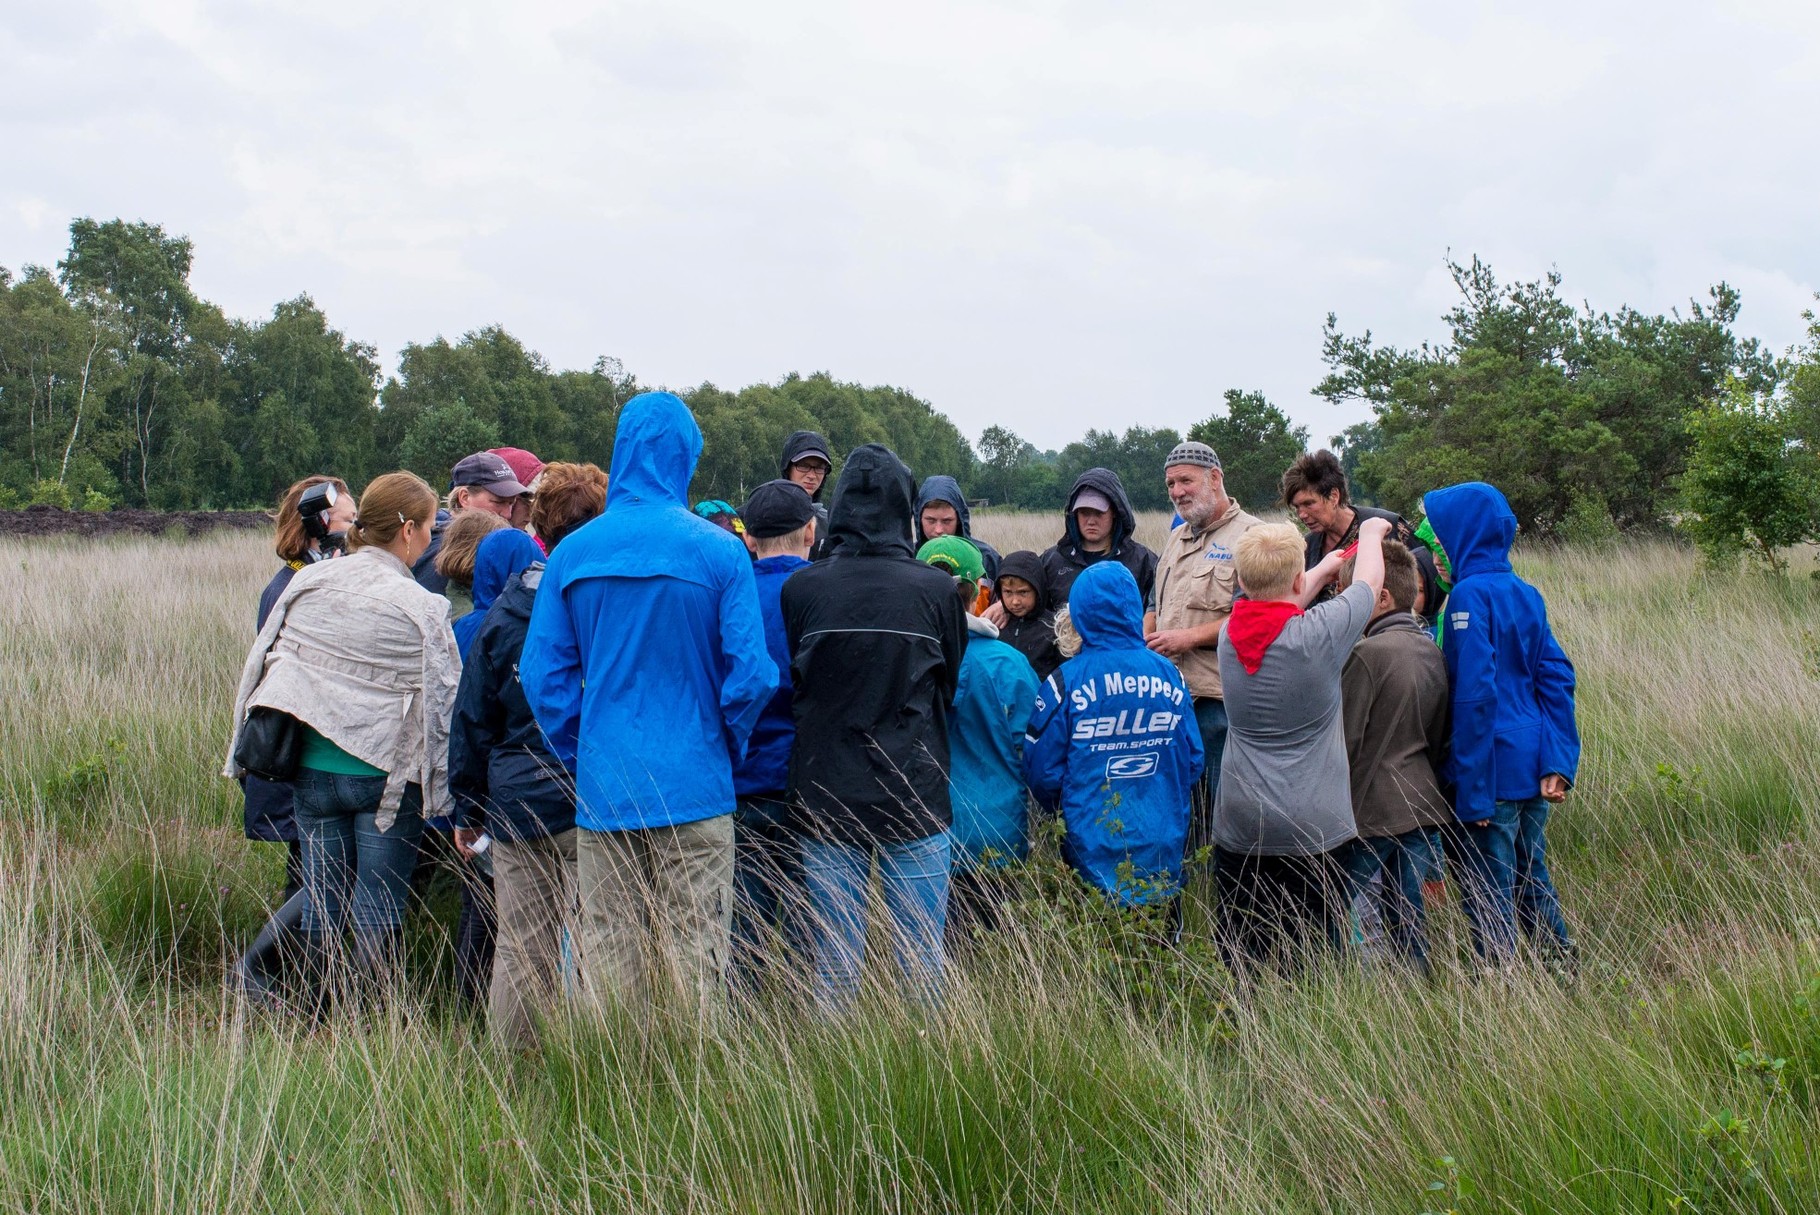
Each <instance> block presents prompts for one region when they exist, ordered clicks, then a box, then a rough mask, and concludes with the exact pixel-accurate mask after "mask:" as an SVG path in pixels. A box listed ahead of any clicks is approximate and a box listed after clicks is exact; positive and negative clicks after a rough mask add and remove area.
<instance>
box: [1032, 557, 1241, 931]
mask: <svg viewBox="0 0 1820 1215" xmlns="http://www.w3.org/2000/svg"><path fill="white" fill-rule="evenodd" d="M1068 610H1069V614H1070V615H1071V616H1072V617H1073V620H1074V627H1075V630H1076V631H1077V632H1078V633H1080V635H1081V652H1080V654H1079V655H1078V656H1076V657H1074V658H1072V659H1070V660H1069V661H1067V662H1065V663H1063V664H1062V665H1061V668H1060V669H1059V670H1057V671H1056V672H1055V674H1053V675H1051V676H1050V677H1049V678H1048V679H1046V680H1044V681H1043V684H1042V686H1041V687H1040V688H1039V689H1038V692H1037V700H1036V711H1035V713H1034V714H1033V715H1032V716H1031V719H1030V731H1029V734H1028V736H1027V737H1026V740H1025V746H1024V775H1025V776H1026V777H1027V778H1028V780H1029V782H1030V791H1031V792H1032V793H1034V794H1035V795H1036V798H1037V801H1038V802H1040V803H1042V805H1044V806H1045V807H1048V808H1050V809H1056V808H1059V809H1060V811H1061V814H1062V822H1063V825H1064V826H1065V827H1066V828H1067V829H1068V833H1067V835H1066V837H1064V839H1063V840H1062V855H1063V856H1064V857H1065V858H1067V861H1068V863H1069V864H1070V865H1073V866H1074V868H1075V870H1076V871H1077V872H1079V873H1080V875H1081V876H1082V877H1083V878H1085V879H1086V880H1087V881H1089V882H1091V883H1093V884H1094V885H1095V886H1098V887H1099V888H1100V889H1101V890H1103V891H1105V892H1106V893H1108V894H1111V895H1114V896H1116V897H1117V898H1119V899H1120V900H1121V901H1123V902H1126V903H1142V902H1147V901H1149V899H1150V898H1151V897H1153V896H1157V895H1162V894H1164V893H1166V892H1173V891H1174V890H1175V889H1176V888H1177V886H1178V885H1179V883H1180V880H1181V868H1182V854H1183V851H1184V849H1185V848H1186V847H1187V844H1188V813H1189V795H1190V793H1191V792H1192V790H1193V788H1194V782H1195V781H1196V780H1198V779H1200V775H1201V769H1202V768H1203V767H1205V765H1206V760H1205V757H1204V754H1203V751H1202V747H1201V731H1200V727H1199V726H1197V725H1196V724H1195V718H1194V702H1193V700H1192V699H1191V698H1190V697H1189V695H1188V688H1187V686H1186V685H1185V684H1183V682H1182V676H1181V672H1179V671H1177V670H1176V667H1175V664H1174V663H1173V662H1170V661H1169V660H1168V659H1167V658H1164V657H1163V656H1162V655H1161V654H1157V653H1155V652H1153V651H1151V650H1149V649H1147V648H1146V647H1145V645H1144V606H1143V600H1142V598H1141V597H1140V596H1139V595H1138V584H1137V579H1136V578H1135V577H1134V576H1133V575H1132V573H1131V571H1130V570H1128V569H1126V568H1125V567H1124V566H1123V565H1121V564H1119V563H1118V562H1116V561H1101V562H1099V563H1097V564H1094V565H1090V566H1088V567H1087V568H1086V569H1084V570H1082V571H1081V572H1080V573H1079V574H1078V575H1076V577H1075V579H1074V585H1073V588H1072V589H1071V590H1070V592H1069V598H1068ZM1126 861H1129V862H1131V879H1130V880H1126V879H1122V878H1121V877H1120V875H1119V867H1120V866H1121V865H1123V864H1124V863H1125V862H1126ZM1136 881H1148V882H1154V883H1157V884H1158V885H1159V886H1160V888H1158V889H1150V888H1145V889H1139V888H1136V887H1135V886H1134V882H1136Z"/></svg>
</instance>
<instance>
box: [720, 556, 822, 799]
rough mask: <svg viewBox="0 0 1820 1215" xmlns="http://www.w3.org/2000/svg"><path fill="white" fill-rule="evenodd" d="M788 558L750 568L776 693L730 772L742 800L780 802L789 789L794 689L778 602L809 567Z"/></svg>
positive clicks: (766, 560) (767, 559) (769, 559)
mask: <svg viewBox="0 0 1820 1215" xmlns="http://www.w3.org/2000/svg"><path fill="white" fill-rule="evenodd" d="M808 564H809V563H808V562H807V561H804V560H803V559H802V558H801V557H793V556H791V555H789V554H788V553H786V554H784V555H783V556H781V557H765V558H762V559H760V560H758V561H755V562H754V563H753V564H752V576H753V579H754V580H755V581H756V582H757V584H758V610H759V612H760V614H761V615H762V616H763V617H764V620H765V648H766V650H767V651H768V652H769V653H770V655H771V661H772V662H773V663H774V664H776V666H777V691H776V692H775V693H773V694H772V696H771V699H770V700H769V701H768V702H766V704H765V711H764V712H763V713H760V714H759V716H758V724H757V725H756V726H753V727H752V741H751V742H750V743H748V744H747V745H746V758H745V761H744V762H743V763H741V764H740V765H739V767H737V768H735V769H734V770H733V791H734V792H735V793H737V794H739V796H741V797H754V796H757V795H759V794H765V793H768V794H772V795H774V796H776V797H779V798H781V797H783V795H784V790H785V789H787V788H788V787H789V785H790V745H791V744H792V743H794V742H795V741H796V716H795V711H794V709H793V708H792V705H793V701H794V697H795V694H796V692H795V689H794V688H793V687H792V686H791V684H790V639H789V638H788V637H786V636H784V612H783V608H782V607H780V606H779V604H778V600H779V598H780V597H781V596H782V595H783V593H784V582H785V581H786V580H787V579H788V578H789V577H790V575H791V574H794V573H795V572H796V571H797V570H800V569H802V568H803V567H804V566H806V565H808Z"/></svg>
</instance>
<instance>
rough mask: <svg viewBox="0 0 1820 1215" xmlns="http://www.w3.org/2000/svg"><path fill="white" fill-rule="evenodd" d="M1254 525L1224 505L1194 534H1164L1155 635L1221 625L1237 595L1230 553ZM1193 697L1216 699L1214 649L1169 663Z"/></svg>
mask: <svg viewBox="0 0 1820 1215" xmlns="http://www.w3.org/2000/svg"><path fill="white" fill-rule="evenodd" d="M1258 523H1259V520H1258V518H1257V517H1256V516H1255V515H1248V514H1246V513H1245V511H1244V510H1243V509H1241V508H1240V506H1239V504H1238V503H1237V502H1232V501H1230V500H1228V505H1227V508H1226V513H1225V514H1223V515H1221V516H1220V517H1219V518H1217V519H1215V520H1214V521H1213V522H1211V523H1209V524H1208V525H1207V527H1206V529H1205V530H1203V531H1200V532H1196V531H1194V530H1193V529H1192V528H1190V527H1189V525H1188V524H1186V523H1184V524H1182V525H1181V526H1180V527H1178V528H1176V529H1175V530H1174V531H1172V532H1170V533H1169V542H1168V543H1167V544H1165V545H1164V546H1163V554H1162V556H1161V557H1160V558H1159V559H1158V561H1157V567H1156V625H1157V628H1159V629H1189V628H1196V627H1198V626H1200V625H1204V624H1223V623H1224V622H1225V620H1226V618H1227V617H1228V616H1230V615H1232V596H1233V593H1234V592H1235V591H1237V590H1238V586H1239V576H1238V567H1237V566H1235V565H1234V564H1233V559H1232V549H1233V545H1235V544H1237V543H1238V539H1239V537H1240V536H1241V535H1243V534H1244V533H1245V531H1246V530H1247V529H1249V528H1253V527H1256V526H1257V525H1258ZM1175 665H1176V666H1177V667H1178V668H1180V670H1181V672H1182V679H1183V680H1184V681H1185V682H1186V683H1187V684H1188V691H1189V692H1190V693H1192V694H1193V695H1195V696H1196V697H1203V696H1211V697H1214V698H1216V699H1218V698H1219V696H1220V647H1219V643H1218V641H1217V640H1216V641H1215V642H1213V643H1212V644H1210V645H1205V646H1202V647H1201V648H1199V649H1196V650H1190V651H1189V652H1188V653H1186V654H1184V655H1182V656H1181V657H1180V658H1177V659H1176V660H1175Z"/></svg>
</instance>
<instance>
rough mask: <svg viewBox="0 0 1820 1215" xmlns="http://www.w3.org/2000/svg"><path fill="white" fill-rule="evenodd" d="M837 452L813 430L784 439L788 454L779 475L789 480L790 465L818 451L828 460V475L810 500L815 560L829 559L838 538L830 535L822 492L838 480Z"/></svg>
mask: <svg viewBox="0 0 1820 1215" xmlns="http://www.w3.org/2000/svg"><path fill="white" fill-rule="evenodd" d="M833 450H834V449H833V448H831V447H829V446H828V440H826V439H824V438H822V437H821V435H819V434H817V433H816V432H815V431H813V430H795V431H791V432H790V437H789V438H787V439H785V440H784V455H783V459H782V460H780V461H779V462H778V468H777V475H778V476H779V477H781V478H782V479H784V480H786V481H788V480H789V479H790V466H791V465H792V464H794V463H796V462H797V461H798V460H800V459H802V458H803V456H804V455H806V454H808V453H810V452H814V453H817V454H820V455H824V456H827V457H828V464H829V468H828V475H827V476H826V477H824V478H823V479H822V483H821V484H820V485H818V486H816V487H815V492H814V493H812V494H810V495H809V501H810V502H812V503H813V504H814V505H815V545H814V547H812V548H811V549H810V550H809V556H810V558H811V559H812V560H815V561H820V560H821V559H822V558H823V557H826V556H827V555H828V554H829V553H830V552H831V551H832V547H831V546H832V545H833V543H834V537H833V536H831V535H829V534H828V508H827V507H826V506H823V505H822V493H823V492H824V491H825V490H826V489H827V488H828V483H829V482H831V481H833V480H834V468H833V464H834V457H833V455H831V454H830V453H831V452H832V451H833Z"/></svg>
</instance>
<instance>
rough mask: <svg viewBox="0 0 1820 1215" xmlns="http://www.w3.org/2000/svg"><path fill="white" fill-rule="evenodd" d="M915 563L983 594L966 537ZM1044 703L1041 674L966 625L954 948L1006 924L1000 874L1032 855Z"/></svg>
mask: <svg viewBox="0 0 1820 1215" xmlns="http://www.w3.org/2000/svg"><path fill="white" fill-rule="evenodd" d="M916 559H917V560H918V561H921V562H922V563H923V564H924V565H933V566H934V567H935V568H937V569H939V570H942V571H943V572H945V573H946V574H948V575H949V576H950V577H952V578H953V579H954V583H955V588H956V593H957V594H958V595H959V596H960V599H961V602H962V603H964V604H968V605H971V604H972V603H973V601H974V599H975V598H976V597H977V596H978V594H979V587H980V580H981V579H982V578H984V577H985V576H986V565H985V562H984V560H983V559H982V558H981V556H980V551H979V549H977V548H975V547H974V545H973V543H972V541H970V540H966V539H964V538H962V537H961V536H957V535H947V536H937V537H936V538H935V539H933V540H930V541H929V542H928V543H926V544H924V545H923V546H922V547H921V548H919V549H918V550H917V551H916ZM1035 701H1036V672H1035V671H1034V670H1032V669H1031V666H1030V663H1029V661H1028V660H1027V659H1025V657H1024V656H1023V655H1022V654H1020V653H1018V652H1017V650H1015V649H1013V648H1012V647H1011V646H1009V645H1007V644H1006V643H1005V642H1003V641H1000V640H999V635H998V630H997V629H996V628H994V627H993V626H992V625H991V624H989V623H987V622H986V621H985V620H983V619H981V618H980V617H978V616H971V615H970V616H968V617H967V650H966V654H965V657H963V658H962V659H961V676H960V684H959V686H958V687H957V689H956V690H955V693H954V705H953V708H952V710H951V711H950V713H949V715H948V796H949V800H950V801H951V802H952V803H953V805H954V823H953V825H952V826H950V827H949V829H948V831H949V836H950V837H951V839H952V847H953V853H952V855H953V871H952V875H951V877H950V878H949V884H948V920H947V927H946V934H945V935H946V948H947V950H948V952H949V953H951V954H953V953H957V952H959V951H960V950H962V949H964V948H965V947H966V944H967V942H968V941H969V939H970V938H971V937H972V935H973V932H974V930H975V928H978V929H980V930H982V931H986V932H991V931H992V930H994V929H996V928H997V927H998V925H999V919H1000V916H999V908H1000V906H1001V904H1002V903H1003V900H1004V895H1005V886H1004V884H1003V883H1002V882H1001V881H999V880H998V876H997V875H995V873H994V870H998V869H1003V868H1004V867H1005V866H1006V865H1009V864H1011V863H1012V862H1014V861H1021V860H1024V859H1025V858H1027V857H1028V856H1029V855H1030V814H1029V805H1028V794H1027V793H1026V791H1025V789H1024V730H1025V728H1026V727H1028V726H1029V724H1030V708H1031V705H1032V704H1033V703H1034V702H1035Z"/></svg>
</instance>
